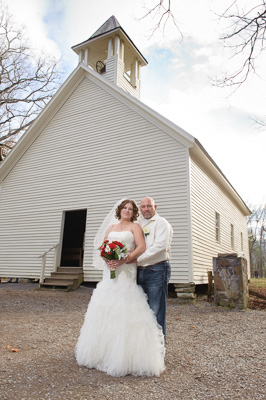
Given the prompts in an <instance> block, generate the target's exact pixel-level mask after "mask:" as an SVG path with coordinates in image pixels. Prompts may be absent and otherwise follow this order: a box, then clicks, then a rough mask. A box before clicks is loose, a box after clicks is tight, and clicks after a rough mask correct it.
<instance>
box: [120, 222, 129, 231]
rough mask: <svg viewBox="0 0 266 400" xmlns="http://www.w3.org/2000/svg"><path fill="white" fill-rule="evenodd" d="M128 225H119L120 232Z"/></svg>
mask: <svg viewBox="0 0 266 400" xmlns="http://www.w3.org/2000/svg"><path fill="white" fill-rule="evenodd" d="M126 225H127V222H126V223H122V224H119V229H120V231H122V230H123V228H124V227H125V226H126Z"/></svg>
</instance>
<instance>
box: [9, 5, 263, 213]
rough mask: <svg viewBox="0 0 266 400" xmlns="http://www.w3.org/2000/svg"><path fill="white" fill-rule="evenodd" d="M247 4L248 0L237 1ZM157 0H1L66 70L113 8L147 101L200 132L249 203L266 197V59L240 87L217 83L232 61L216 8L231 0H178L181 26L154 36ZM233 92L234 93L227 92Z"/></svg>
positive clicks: (35, 43)
mask: <svg viewBox="0 0 266 400" xmlns="http://www.w3.org/2000/svg"><path fill="white" fill-rule="evenodd" d="M239 1H240V2H241V3H243V4H244V3H247V4H248V0H246V1H245V0H239ZM156 2H157V1H156V0H134V2H133V1H131V0H116V1H109V0H98V1H97V2H95V1H94V0H38V1H36V0H23V1H21V0H2V3H3V4H8V7H9V10H10V12H11V13H12V14H13V17H14V19H15V20H16V21H17V22H18V23H20V24H23V25H25V27H26V29H27V34H28V36H29V38H30V40H31V42H32V45H33V46H34V47H35V48H36V49H38V50H39V51H46V52H47V53H49V54H51V55H55V56H57V57H60V58H61V60H62V69H63V71H65V73H66V75H68V74H70V73H71V71H72V70H73V69H74V68H75V67H76V65H77V62H78V58H77V55H76V54H75V53H74V52H73V51H72V50H71V46H73V45H75V44H77V43H80V42H82V41H84V40H86V39H87V38H89V37H90V36H91V35H92V34H93V33H94V32H95V31H96V30H97V29H98V28H99V27H100V26H101V25H102V24H103V23H104V22H105V21H106V20H107V19H108V18H109V17H110V16H111V15H115V16H116V18H117V19H118V21H119V22H120V24H121V25H122V27H123V29H124V30H125V31H126V32H127V34H128V35H129V36H130V38H131V39H132V40H133V42H134V43H135V44H136V46H137V47H138V48H139V50H140V51H141V53H142V54H143V55H144V57H145V58H146V59H147V60H148V63H149V64H148V65H147V66H146V67H145V68H143V69H142V73H141V80H142V96H141V100H142V101H143V102H144V103H146V104H147V105H148V106H150V107H152V108H153V109H155V110H156V111H158V112H159V113H161V114H162V115H164V116H165V117H167V118H169V119H170V120H171V121H173V122H174V123H176V124H177V125H178V126H180V127H181V128H183V129H184V130H186V131H188V132H189V133H190V134H191V135H193V136H195V137H196V138H197V139H198V140H199V141H200V142H201V144H202V145H203V146H204V147H205V149H206V151H207V152H208V153H209V154H210V155H211V157H212V158H213V159H214V161H215V162H216V163H217V164H218V166H219V167H220V169H221V170H222V171H223V173H224V174H225V175H226V177H227V178H228V180H229V181H230V182H231V184H232V185H233V186H234V188H235V189H236V191H237V192H238V193H239V194H240V196H241V197H242V198H243V200H244V201H246V202H247V203H248V204H249V205H261V204H262V203H263V202H264V203H265V201H266V185H265V177H264V175H265V172H264V171H265V170H266V161H265V160H266V157H265V149H266V132H265V131H260V130H258V129H257V128H256V127H255V124H254V122H253V120H252V118H251V117H252V116H254V115H255V114H256V115H257V116H259V117H262V116H263V115H264V114H265V115H266V112H265V97H266V95H265V93H266V90H265V86H266V71H265V61H266V58H265V57H264V58H262V59H261V60H260V63H259V64H258V67H260V70H259V71H260V73H261V75H260V76H253V77H252V78H251V79H250V80H249V82H248V83H247V84H245V85H244V86H243V87H241V88H240V89H239V90H238V91H237V92H236V93H235V94H233V95H231V96H229V94H230V92H229V91H228V90H226V89H218V88H217V87H213V86H212V85H211V81H210V77H211V78H215V77H216V76H217V75H218V76H220V75H221V73H222V72H223V71H224V70H225V69H226V68H227V66H228V65H232V63H234V62H235V61H234V59H229V58H230V56H231V55H232V54H231V53H230V51H229V50H228V49H226V48H225V47H224V46H223V45H222V42H221V41H219V40H218V37H219V33H221V32H223V31H224V28H225V26H224V25H223V23H222V22H221V21H219V20H218V19H217V16H216V14H215V13H218V12H221V11H224V10H225V9H226V7H227V6H228V5H229V4H231V3H232V1H231V0H204V2H203V1H198V0H186V2H183V1H176V2H172V5H173V7H174V8H173V11H174V13H175V15H176V16H177V22H178V23H179V27H180V29H181V30H182V33H183V39H182V40H181V37H180V34H179V32H178V31H177V29H176V28H175V27H174V25H173V24H171V23H169V24H168V25H167V28H166V30H165V34H164V35H163V33H162V32H160V31H158V32H156V33H155V34H154V35H153V36H152V37H151V38H149V36H150V32H151V31H150V29H151V28H152V26H153V25H154V21H152V19H144V20H139V18H140V17H141V16H143V15H144V13H145V8H144V5H145V4H146V5H154V4H155V3H156ZM228 96H229V97H228Z"/></svg>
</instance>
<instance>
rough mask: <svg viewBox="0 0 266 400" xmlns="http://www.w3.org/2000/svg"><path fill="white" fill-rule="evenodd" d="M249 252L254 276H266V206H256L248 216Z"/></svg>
mask: <svg viewBox="0 0 266 400" xmlns="http://www.w3.org/2000/svg"><path fill="white" fill-rule="evenodd" d="M248 232H249V252H250V265H251V273H252V276H254V275H255V271H257V275H258V276H260V277H261V278H263V277H264V276H266V207H265V206H261V207H255V208H254V209H253V210H252V215H250V216H249V217H248Z"/></svg>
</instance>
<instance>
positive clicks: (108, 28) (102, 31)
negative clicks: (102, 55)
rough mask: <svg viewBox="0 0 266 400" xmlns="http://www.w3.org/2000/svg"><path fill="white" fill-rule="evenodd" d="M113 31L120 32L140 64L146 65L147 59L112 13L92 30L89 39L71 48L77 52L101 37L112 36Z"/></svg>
mask: <svg viewBox="0 0 266 400" xmlns="http://www.w3.org/2000/svg"><path fill="white" fill-rule="evenodd" d="M115 32H120V34H121V36H122V37H124V38H125V39H127V41H128V42H129V43H130V45H131V46H132V49H134V50H133V51H134V52H136V54H138V57H139V60H140V62H141V65H142V66H143V65H147V64H148V61H147V60H146V59H145V57H143V55H142V54H141V52H140V51H139V49H138V48H137V47H136V46H135V44H134V43H133V42H132V40H131V39H130V37H129V36H128V35H127V33H126V32H125V31H124V29H123V28H122V26H121V25H120V23H119V22H118V20H117V19H116V17H115V16H114V15H112V16H111V17H110V18H108V20H107V21H105V23H104V24H102V26H101V27H100V28H99V29H97V31H96V32H94V34H93V35H91V36H90V37H89V39H87V40H85V41H84V42H81V43H79V44H76V45H75V46H72V50H74V51H75V52H76V53H77V54H78V53H79V51H80V50H81V49H85V48H86V47H87V46H88V45H91V43H92V42H94V41H98V39H101V38H106V37H109V36H112V35H113V34H114V33H115Z"/></svg>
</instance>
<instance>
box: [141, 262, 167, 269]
mask: <svg viewBox="0 0 266 400" xmlns="http://www.w3.org/2000/svg"><path fill="white" fill-rule="evenodd" d="M165 262H168V260H164V261H158V262H157V263H155V264H152V265H146V267H139V266H138V269H141V270H143V269H151V268H152V267H154V265H157V264H162V263H165Z"/></svg>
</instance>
